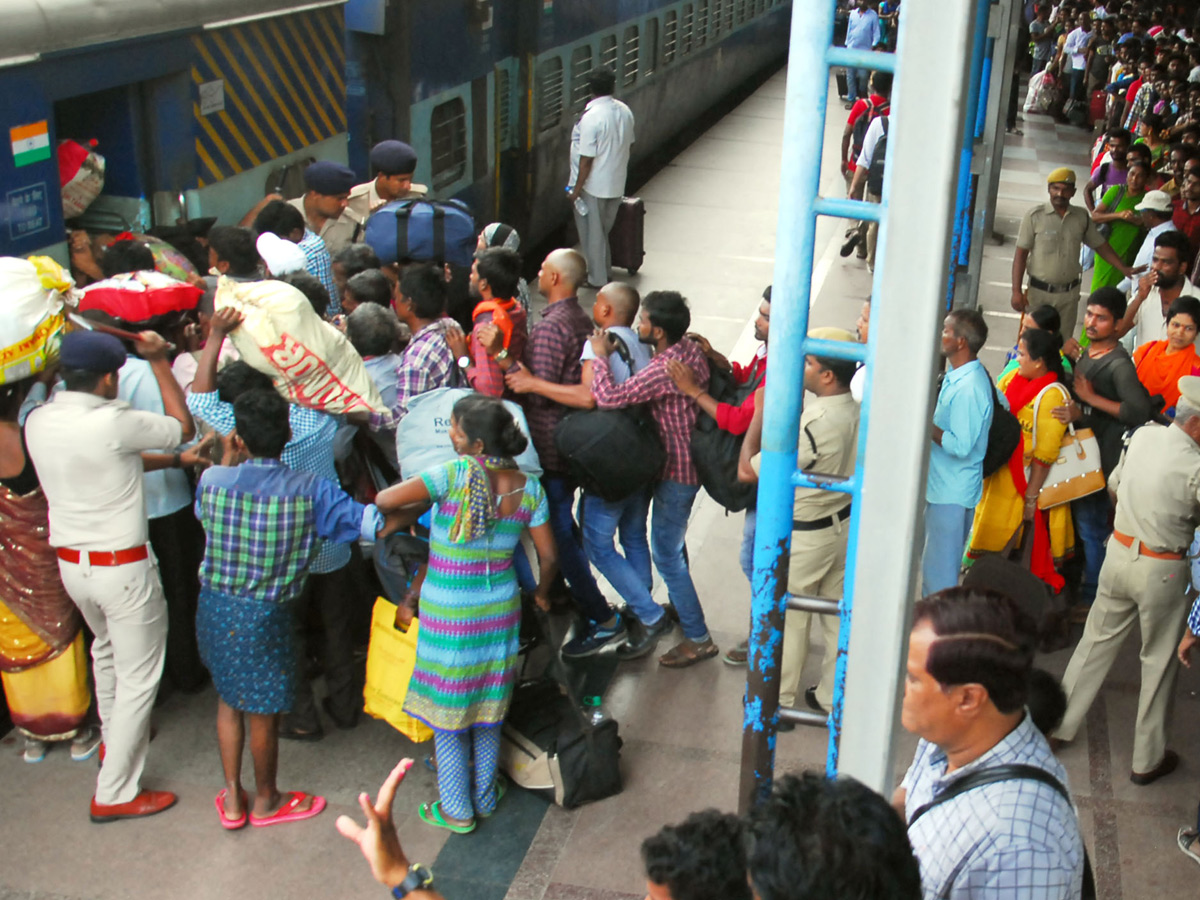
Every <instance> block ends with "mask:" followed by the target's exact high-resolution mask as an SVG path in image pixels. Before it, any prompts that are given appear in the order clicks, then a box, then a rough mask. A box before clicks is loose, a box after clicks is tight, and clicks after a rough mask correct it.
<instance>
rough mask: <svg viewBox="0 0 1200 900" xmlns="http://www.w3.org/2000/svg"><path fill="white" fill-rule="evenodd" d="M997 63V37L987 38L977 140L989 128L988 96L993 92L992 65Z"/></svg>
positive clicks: (976, 129) (977, 121)
mask: <svg viewBox="0 0 1200 900" xmlns="http://www.w3.org/2000/svg"><path fill="white" fill-rule="evenodd" d="M995 64H996V39H995V38H988V39H987V56H985V57H984V60H983V75H982V76H981V77H980V81H979V101H978V102H977V103H976V106H977V107H978V109H977V110H976V115H975V140H977V141H978V140H981V139H982V138H983V132H984V131H985V130H986V129H987V115H988V98H989V97H990V96H991V93H992V67H993V66H994V65H995Z"/></svg>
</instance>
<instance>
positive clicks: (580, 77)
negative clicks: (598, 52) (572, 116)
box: [571, 45, 592, 112]
mask: <svg viewBox="0 0 1200 900" xmlns="http://www.w3.org/2000/svg"><path fill="white" fill-rule="evenodd" d="M590 71H592V48H591V47H589V46H587V45H584V46H583V47H576V48H575V49H574V50H573V51H571V110H572V112H579V111H580V110H581V109H583V108H584V107H585V106H587V102H588V100H590V99H591V96H592V92H591V91H590V90H588V81H587V77H588V73H589V72H590Z"/></svg>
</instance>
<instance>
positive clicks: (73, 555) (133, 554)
mask: <svg viewBox="0 0 1200 900" xmlns="http://www.w3.org/2000/svg"><path fill="white" fill-rule="evenodd" d="M55 552H57V554H58V558H59V559H61V560H62V561H63V562H69V563H78V562H79V561H80V560H81V559H82V558H83V557H84V556H85V555H86V556H87V562H88V565H92V566H123V565H125V564H126V563H134V562H141V561H142V560H143V559H146V558H147V557H149V556H150V550H149V548H147V546H146V545H145V544H142V546H140V547H130V548H129V549H128V550H83V551H79V550H72V549H70V548H69V547H59V548H58V550H57V551H55Z"/></svg>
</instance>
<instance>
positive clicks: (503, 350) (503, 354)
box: [496, 347, 508, 359]
mask: <svg viewBox="0 0 1200 900" xmlns="http://www.w3.org/2000/svg"><path fill="white" fill-rule="evenodd" d="M496 359H508V348H507V347H501V348H500V352H499V353H497V354H496Z"/></svg>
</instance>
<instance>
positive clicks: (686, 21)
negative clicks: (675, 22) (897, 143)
mask: <svg viewBox="0 0 1200 900" xmlns="http://www.w3.org/2000/svg"><path fill="white" fill-rule="evenodd" d="M694 21H695V15H694V14H693V12H692V4H690V3H685V4H683V27H682V28H681V29H680V31H679V55H680V56H687V55H688V54H689V53H691V52H692V24H693V22H694Z"/></svg>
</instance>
